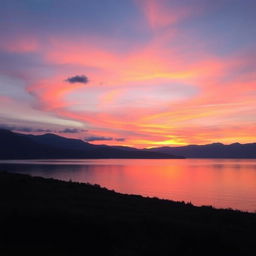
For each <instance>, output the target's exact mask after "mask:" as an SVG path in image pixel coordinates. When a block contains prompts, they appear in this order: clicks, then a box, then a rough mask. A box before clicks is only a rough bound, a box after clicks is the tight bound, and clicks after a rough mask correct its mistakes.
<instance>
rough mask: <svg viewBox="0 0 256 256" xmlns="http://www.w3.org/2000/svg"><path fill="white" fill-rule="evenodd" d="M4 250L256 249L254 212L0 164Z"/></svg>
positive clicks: (173, 251) (208, 252)
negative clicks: (151, 195) (41, 174)
mask: <svg viewBox="0 0 256 256" xmlns="http://www.w3.org/2000/svg"><path fill="white" fill-rule="evenodd" d="M0 204H1V210H0V222H1V223H0V227H1V228H0V254H1V255H3V256H5V255H44V256H45V255H54V256H56V255H62V256H63V255H72V256H76V255H111V256H113V255H116V256H124V255H129V256H130V255H133V256H137V255H161V256H165V255H215V256H216V255H225V256H227V255H230V256H231V255H232V256H236V255H242V256H245V255H256V245H255V232H256V214H254V213H246V212H240V211H233V210H224V209H218V210H216V209H214V208H212V207H210V206H208V207H207V206H205V207H195V206H193V205H191V204H186V203H183V202H173V201H167V200H159V199H157V198H145V197H142V196H136V195H124V194H119V193H115V192H114V191H110V190H107V189H104V188H101V187H99V186H97V185H89V184H79V183H73V182H63V181H57V180H53V179H44V178H38V177H30V176H27V175H22V174H10V173H5V172H0Z"/></svg>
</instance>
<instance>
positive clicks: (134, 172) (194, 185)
mask: <svg viewBox="0 0 256 256" xmlns="http://www.w3.org/2000/svg"><path fill="white" fill-rule="evenodd" d="M0 171H10V172H19V173H26V174H31V175H34V176H42V177H47V178H48V177H51V178H57V179H60V180H72V181H79V182H89V183H92V184H100V185H101V186H104V187H107V188H109V189H114V190H115V191H118V192H122V193H128V194H140V195H144V196H152V197H153V196H156V197H159V198H165V199H172V200H177V201H185V202H192V203H193V204H195V205H213V206H215V207H218V208H229V207H231V208H234V209H240V210H246V211H252V212H254V211H256V159H250V160H247V159H246V160H245V159H235V160H233V159H178V160H176V159H175V160H151V159H150V160H148V159H146V160H131V159H127V160H126V159H125V160H124V159H99V160H88V159H86V160H25V161H24V160H21V161H18V160H15V161H0Z"/></svg>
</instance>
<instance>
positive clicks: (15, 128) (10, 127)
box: [0, 124, 87, 133]
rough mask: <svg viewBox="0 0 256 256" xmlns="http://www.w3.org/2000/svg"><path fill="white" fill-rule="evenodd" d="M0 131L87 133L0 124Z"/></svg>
mask: <svg viewBox="0 0 256 256" xmlns="http://www.w3.org/2000/svg"><path fill="white" fill-rule="evenodd" d="M0 129H6V130H11V131H16V132H44V133H80V132H87V130H83V129H76V128H65V129H62V130H55V129H41V128H31V127H23V126H14V125H6V124H0Z"/></svg>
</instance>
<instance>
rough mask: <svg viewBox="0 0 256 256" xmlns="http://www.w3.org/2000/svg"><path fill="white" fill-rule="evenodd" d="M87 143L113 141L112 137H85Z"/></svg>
mask: <svg viewBox="0 0 256 256" xmlns="http://www.w3.org/2000/svg"><path fill="white" fill-rule="evenodd" d="M84 140H85V141H87V142H88V141H97V140H113V138H112V137H104V136H90V137H85V138H84Z"/></svg>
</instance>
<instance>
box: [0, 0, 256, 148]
mask: <svg viewBox="0 0 256 256" xmlns="http://www.w3.org/2000/svg"><path fill="white" fill-rule="evenodd" d="M0 4H1V6H0V32H1V33H0V127H2V128H8V129H11V130H13V131H17V132H26V133H33V134H42V133H46V132H53V133H56V134H59V135H61V136H66V137H74V138H80V139H83V140H85V141H88V142H90V143H96V144H108V145H128V146H135V147H138V148H143V147H156V146H163V145H165V146H168V145H169V146H173V145H187V144H208V143H213V142H222V143H225V144H230V143H234V142H240V143H248V142H255V141H256V132H255V131H256V1H255V0H1V1H0Z"/></svg>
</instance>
